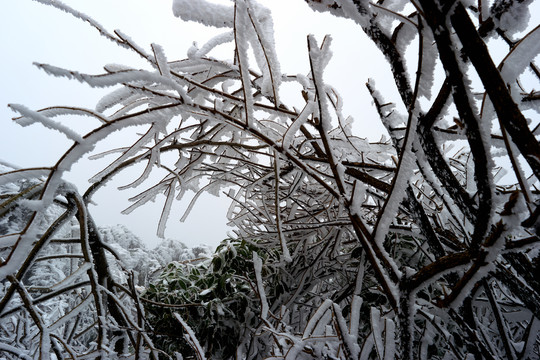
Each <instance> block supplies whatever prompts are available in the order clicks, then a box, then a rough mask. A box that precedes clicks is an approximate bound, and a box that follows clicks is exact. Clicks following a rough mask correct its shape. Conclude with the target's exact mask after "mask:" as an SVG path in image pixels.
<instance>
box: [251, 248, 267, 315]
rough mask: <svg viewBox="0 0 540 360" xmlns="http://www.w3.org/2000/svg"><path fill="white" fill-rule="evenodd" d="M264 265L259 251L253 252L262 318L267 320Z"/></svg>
mask: <svg viewBox="0 0 540 360" xmlns="http://www.w3.org/2000/svg"><path fill="white" fill-rule="evenodd" d="M262 266H263V262H262V260H261V258H260V257H259V256H258V255H257V253H256V252H255V251H254V252H253V267H254V269H255V279H256V280H257V292H258V293H259V298H260V299H261V319H262V320H266V318H267V317H268V301H267V300H266V292H265V291H264V285H263V280H262Z"/></svg>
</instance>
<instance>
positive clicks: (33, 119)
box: [8, 104, 82, 142]
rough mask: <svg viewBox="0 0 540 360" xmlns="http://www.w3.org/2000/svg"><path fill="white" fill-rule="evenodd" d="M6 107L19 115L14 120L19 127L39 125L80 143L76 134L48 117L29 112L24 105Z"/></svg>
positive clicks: (80, 138)
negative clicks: (19, 115)
mask: <svg viewBox="0 0 540 360" xmlns="http://www.w3.org/2000/svg"><path fill="white" fill-rule="evenodd" d="M8 106H9V107H10V108H11V109H12V110H13V111H15V112H18V113H19V114H21V116H22V118H19V119H17V120H16V121H17V123H18V124H19V125H21V126H28V125H31V124H34V123H40V124H42V125H43V126H45V127H47V128H49V129H52V130H56V131H59V132H60V133H62V134H64V135H65V136H66V137H67V138H68V139H70V140H73V141H76V142H82V137H81V136H80V135H79V134H77V133H76V132H75V131H73V130H71V129H70V128H69V127H67V126H64V125H62V124H59V123H57V122H55V121H52V120H51V119H50V118H49V117H47V116H44V115H42V114H40V113H39V112H37V111H33V110H30V109H28V108H27V107H26V106H24V105H18V104H9V105H8Z"/></svg>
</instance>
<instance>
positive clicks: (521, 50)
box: [500, 25, 540, 83]
mask: <svg viewBox="0 0 540 360" xmlns="http://www.w3.org/2000/svg"><path fill="white" fill-rule="evenodd" d="M539 53H540V25H539V26H537V27H536V28H534V29H533V30H532V31H531V32H530V33H528V34H527V35H526V36H525V37H524V38H523V39H522V40H521V41H520V42H519V43H517V44H516V46H515V47H514V48H513V49H512V51H510V53H509V54H508V55H507V56H506V58H505V59H504V60H503V61H502V64H501V65H500V66H502V71H501V75H502V78H503V80H504V81H505V83H513V82H514V81H515V80H516V79H517V77H518V76H520V75H521V74H522V73H523V72H524V71H525V69H526V68H527V67H528V66H529V64H530V63H531V62H532V61H533V60H534V58H535V57H536V56H537V55H538V54H539Z"/></svg>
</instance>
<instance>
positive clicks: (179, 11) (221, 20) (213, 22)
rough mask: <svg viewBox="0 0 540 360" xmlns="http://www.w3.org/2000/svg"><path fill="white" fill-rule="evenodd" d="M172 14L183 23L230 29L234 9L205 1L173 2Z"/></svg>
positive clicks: (176, 0)
mask: <svg viewBox="0 0 540 360" xmlns="http://www.w3.org/2000/svg"><path fill="white" fill-rule="evenodd" d="M172 10H173V14H174V16H176V17H179V18H181V19H182V20H184V21H195V22H198V23H201V24H203V25H206V26H213V27H217V28H221V27H227V28H232V27H233V26H234V25H233V22H234V20H233V19H234V8H233V7H232V6H226V5H221V4H216V3H212V2H209V1H205V0H174V1H173V5H172Z"/></svg>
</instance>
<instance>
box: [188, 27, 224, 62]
mask: <svg viewBox="0 0 540 360" xmlns="http://www.w3.org/2000/svg"><path fill="white" fill-rule="evenodd" d="M233 40H234V33H233V32H232V31H227V32H225V33H223V34H219V35H216V36H214V37H213V38H211V39H210V40H208V41H207V42H206V43H205V44H204V45H203V46H202V47H201V48H200V49H199V48H197V46H196V44H194V45H193V47H191V48H190V50H189V51H188V54H187V55H188V57H189V58H190V59H193V58H201V57H203V56H206V54H208V53H209V52H210V51H212V49H214V48H215V47H216V46H218V45H221V44H226V43H228V42H231V41H233Z"/></svg>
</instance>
